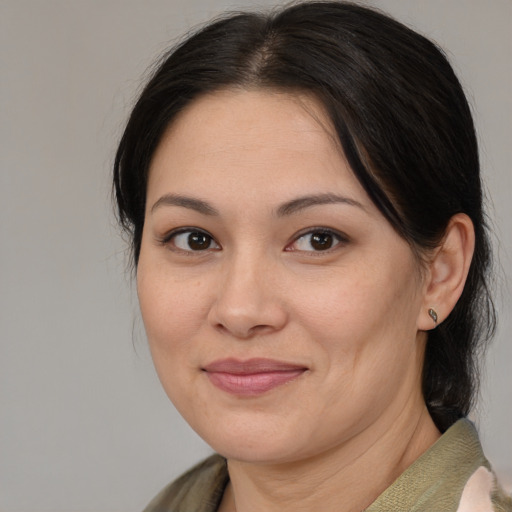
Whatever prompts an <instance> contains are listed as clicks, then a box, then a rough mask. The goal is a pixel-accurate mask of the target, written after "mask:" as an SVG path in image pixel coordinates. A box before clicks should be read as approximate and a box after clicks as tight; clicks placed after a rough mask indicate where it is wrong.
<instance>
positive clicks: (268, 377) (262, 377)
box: [206, 369, 305, 396]
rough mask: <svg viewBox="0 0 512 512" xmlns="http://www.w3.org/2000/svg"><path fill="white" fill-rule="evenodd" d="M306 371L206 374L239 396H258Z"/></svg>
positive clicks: (226, 389)
mask: <svg viewBox="0 0 512 512" xmlns="http://www.w3.org/2000/svg"><path fill="white" fill-rule="evenodd" d="M304 371H305V370H303V369H297V370H279V371H273V372H262V373H251V374H241V375H240V374H234V373H224V372H206V374H207V376H208V378H209V379H210V382H211V383H212V384H213V385H214V386H216V387H217V388H219V389H221V390H222V391H226V392H228V393H231V394H232V395H238V396H257V395H261V394H263V393H266V392H267V391H270V390H272V389H274V388H277V387H279V386H282V385H283V384H287V383H288V382H291V381H293V380H295V379H296V378H297V377H300V376H301V375H302V374H303V373H304Z"/></svg>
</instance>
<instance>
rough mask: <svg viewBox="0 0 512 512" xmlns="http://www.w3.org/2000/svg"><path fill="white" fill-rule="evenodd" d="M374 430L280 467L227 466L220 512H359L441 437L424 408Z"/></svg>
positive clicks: (378, 426) (234, 463) (366, 431)
mask: <svg viewBox="0 0 512 512" xmlns="http://www.w3.org/2000/svg"><path fill="white" fill-rule="evenodd" d="M411 412H412V411H409V413H407V411H402V414H400V415H398V416H395V417H394V419H393V421H391V419H392V418H390V419H389V420H390V421H388V422H387V423H385V424H378V425H371V426H369V427H368V428H367V429H365V430H363V431H362V432H360V433H358V434H357V435H356V436H354V437H353V438H351V439H350V440H348V441H347V442H345V443H343V444H342V445H340V446H337V447H334V448H331V449H330V450H328V451H326V452H325V453H323V454H320V455H317V456H315V457H313V458H309V459H306V460H301V461H294V462H289V463H286V464H279V465H267V464H251V463H248V462H241V461H234V460H230V461H228V469H229V475H230V484H229V485H228V488H227V490H226V493H225V496H224V499H223V502H222V504H221V507H220V509H219V510H220V512H235V511H236V512H256V511H261V510H265V511H268V512H273V511H279V512H288V511H294V512H297V511H300V510H304V511H309V510H315V511H318V512H328V511H329V512H331V511H333V510H336V511H340V510H343V512H359V511H361V510H364V509H365V508H366V507H368V506H369V505H370V504H371V503H372V502H373V501H374V500H375V499H376V498H377V497H378V496H379V495H380V494H381V493H382V492H383V491H384V490H385V489H386V488H387V487H389V485H391V484H392V483H393V481H394V480H395V479H396V478H397V477H398V476H399V475H400V474H401V473H402V472H403V471H404V470H405V469H406V468H407V467H408V466H410V464H412V462H414V461H415V460H416V459H417V458H418V457H419V456H420V455H421V454H422V453H424V452H425V451H426V450H427V449H428V448H429V447H430V446H432V444H434V442H435V441H436V440H437V439H438V438H439V435H440V434H439V431H438V430H437V428H436V427H435V425H434V423H433V421H432V419H431V417H430V415H429V414H428V411H427V409H426V407H425V406H424V405H423V406H422V407H421V408H420V409H419V410H417V413H416V414H414V415H411Z"/></svg>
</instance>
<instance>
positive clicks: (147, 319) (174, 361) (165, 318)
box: [137, 261, 208, 371]
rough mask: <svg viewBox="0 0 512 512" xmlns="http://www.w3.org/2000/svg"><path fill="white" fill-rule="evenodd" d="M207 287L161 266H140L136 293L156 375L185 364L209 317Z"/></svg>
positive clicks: (141, 263) (141, 264) (143, 263)
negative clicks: (198, 333) (180, 276)
mask: <svg viewBox="0 0 512 512" xmlns="http://www.w3.org/2000/svg"><path fill="white" fill-rule="evenodd" d="M206 287H207V284H206V283H205V282H203V281H201V280H198V279H195V280H186V281H185V280H184V279H182V278H181V279H180V278H179V277H177V275H176V274H172V273H170V272H167V271H165V270H164V269H163V268H160V270H159V268H158V266H152V265H146V263H145V262H144V261H141V262H140V263H139V268H138V273H137V293H138V298H139V305H140V309H141V314H142V318H143V321H144V327H145V330H146V335H147V338H148V342H149V346H150V349H151V353H152V355H153V359H154V363H155V366H156V368H157V371H159V370H160V368H161V367H163V366H164V365H167V366H168V365H171V366H177V365H178V364H182V363H183V361H182V359H183V358H184V357H186V355H187V354H186V351H187V349H188V347H189V345H190V343H189V341H190V340H191V339H192V338H194V336H195V334H196V333H197V332H198V331H199V330H200V329H201V327H202V326H203V324H204V321H205V318H206V316H207V312H208V306H207V303H208V297H207V295H206V294H205V293H204V291H205V289H206Z"/></svg>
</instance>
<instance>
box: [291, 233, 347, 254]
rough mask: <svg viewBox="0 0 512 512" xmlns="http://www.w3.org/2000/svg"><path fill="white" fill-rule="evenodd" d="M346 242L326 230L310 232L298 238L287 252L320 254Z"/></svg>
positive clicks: (345, 239) (343, 238)
mask: <svg viewBox="0 0 512 512" xmlns="http://www.w3.org/2000/svg"><path fill="white" fill-rule="evenodd" d="M346 242H348V240H347V238H346V237H345V236H343V235H341V234H337V233H335V232H333V231H328V230H325V231H324V230H316V231H310V232H309V233H305V234H304V235H302V236H300V237H299V238H297V239H296V240H295V242H293V244H292V245H290V246H289V247H288V249H287V250H289V251H302V252H322V251H328V250H329V249H333V248H336V247H337V246H338V245H340V244H343V243H346Z"/></svg>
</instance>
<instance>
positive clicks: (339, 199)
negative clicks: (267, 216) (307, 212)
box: [276, 194, 366, 217]
mask: <svg viewBox="0 0 512 512" xmlns="http://www.w3.org/2000/svg"><path fill="white" fill-rule="evenodd" d="M323 204H347V205H349V206H356V207H357V208H361V209H362V210H365V211H366V209H365V207H364V206H363V205H362V204H361V203H360V202H359V201H356V200H355V199H351V198H350V197H345V196H340V195H337V194H315V195H309V196H302V197H298V198H297V199H292V200H291V201H287V202H286V203H283V204H282V205H281V206H279V208H278V209H277V210H276V213H277V216H278V217H284V216H286V215H292V214H294V213H298V212H300V211H301V210H304V209H306V208H311V207H312V206H318V205H323Z"/></svg>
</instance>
